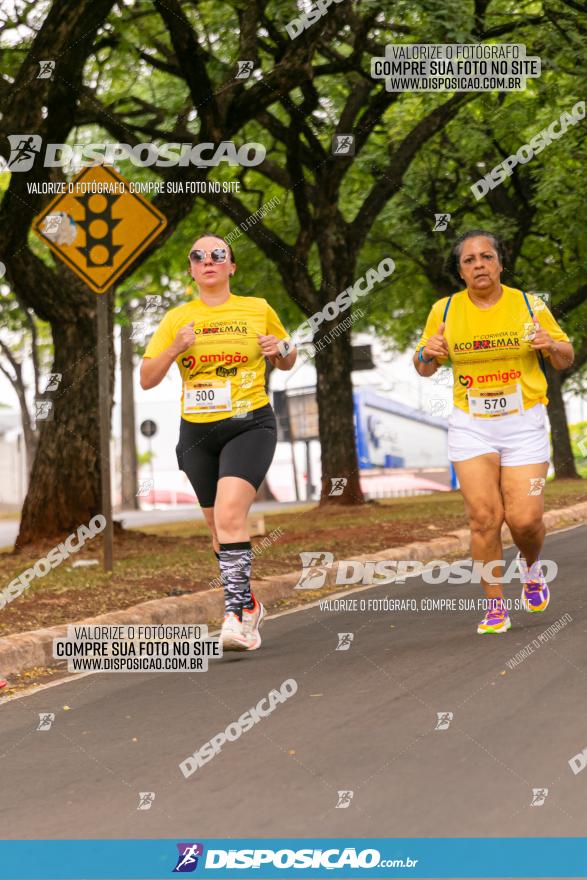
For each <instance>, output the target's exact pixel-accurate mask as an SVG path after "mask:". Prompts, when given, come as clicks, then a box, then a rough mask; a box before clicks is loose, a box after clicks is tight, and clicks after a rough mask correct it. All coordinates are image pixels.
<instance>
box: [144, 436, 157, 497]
mask: <svg viewBox="0 0 587 880" xmlns="http://www.w3.org/2000/svg"><path fill="white" fill-rule="evenodd" d="M156 433H157V423H156V422H154V421H153V419H145V421H144V422H141V434H142V435H143V437H146V438H147V441H148V446H149V464H150V466H151V467H150V470H151V483H152V487H151V488H152V492H153V503H155V468H154V466H153V443H152V438H153V437H154V436H155V434H156Z"/></svg>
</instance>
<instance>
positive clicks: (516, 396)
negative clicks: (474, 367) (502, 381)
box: [467, 385, 524, 419]
mask: <svg viewBox="0 0 587 880" xmlns="http://www.w3.org/2000/svg"><path fill="white" fill-rule="evenodd" d="M467 397H468V399H469V412H470V414H471V415H472V416H473V417H474V418H476V419H495V418H499V417H500V416H514V415H523V413H524V404H523V401H522V390H521V388H520V386H519V385H504V386H503V387H502V388H492V389H491V391H489V390H485V389H484V390H480V389H479V388H469V390H468V392H467Z"/></svg>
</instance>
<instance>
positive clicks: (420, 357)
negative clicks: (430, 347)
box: [418, 346, 435, 364]
mask: <svg viewBox="0 0 587 880" xmlns="http://www.w3.org/2000/svg"><path fill="white" fill-rule="evenodd" d="M423 351H424V346H422V348H421V349H420V351H419V353H418V360H419V361H422V363H423V364H431V363H432V361H433V360H435V358H430V360H426V358H425V357H424V355H423V353H422V352H423Z"/></svg>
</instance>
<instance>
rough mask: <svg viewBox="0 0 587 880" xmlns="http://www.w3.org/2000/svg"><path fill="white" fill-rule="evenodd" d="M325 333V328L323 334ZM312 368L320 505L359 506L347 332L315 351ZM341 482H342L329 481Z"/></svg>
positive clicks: (348, 336)
mask: <svg viewBox="0 0 587 880" xmlns="http://www.w3.org/2000/svg"><path fill="white" fill-rule="evenodd" d="M340 289H341V290H343V289H344V288H342V287H341V288H340ZM333 326H334V324H331V325H330V327H331V328H332V327H333ZM327 332H328V328H325V331H324V333H325V334H326V333H327ZM322 335H324V334H322ZM315 342H316V344H318V343H317V341H315ZM315 365H316V377H317V378H316V395H317V399H318V425H319V431H320V445H321V447H322V492H321V495H320V504H363V503H364V498H363V492H362V490H361V484H360V481H359V462H358V459H357V450H356V442H355V423H354V411H353V385H352V379H351V366H352V350H351V336H350V329H349V330H346V331H344V332H342V333H341V334H340V336H338V337H332V341H331V342H329V343H328V344H327V345H325V347H324V348H323V349H322V350H320V348H319V347H318V348H317V350H316V359H315ZM341 479H342V480H346V483H342V482H339V483H337V484H335V483H333V482H332V481H333V480H341ZM341 488H342V493H341V494H335V495H331V494H330V492H331V491H332V490H333V489H334V490H336V491H337V492H338V491H339V490H340V489H341Z"/></svg>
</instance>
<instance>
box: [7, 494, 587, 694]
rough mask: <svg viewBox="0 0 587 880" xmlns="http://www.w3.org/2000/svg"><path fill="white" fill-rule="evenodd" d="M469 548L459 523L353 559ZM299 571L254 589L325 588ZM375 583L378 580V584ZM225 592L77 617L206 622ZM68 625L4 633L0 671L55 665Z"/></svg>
mask: <svg viewBox="0 0 587 880" xmlns="http://www.w3.org/2000/svg"><path fill="white" fill-rule="evenodd" d="M544 522H545V525H546V528H547V529H548V530H551V529H554V528H558V527H562V526H566V525H573V524H575V523H582V522H587V502H582V503H580V504H575V505H573V506H572V507H564V508H561V509H559V510H549V511H547V512H546V513H545V514H544ZM502 537H503V539H504V541H507V542H511V534H510V532H509V529H508V528H507V527H505V526H504V528H503V530H502ZM468 550H469V530H468V529H459V530H457V531H455V532H451V533H450V534H449V535H446V536H444V537H442V538H433V539H432V540H430V541H414V542H413V543H411V544H404V545H403V546H400V547H390V548H389V549H387V550H382V551H380V552H379V553H369V554H366V555H361V556H352V557H349V560H354V561H357V562H366V561H374V562H377V561H380V560H384V559H386V560H399V559H406V560H407V559H410V560H416V561H420V562H429V561H431V560H432V559H442V558H443V557H444V556H445V555H448V554H452V553H460V552H463V553H466V552H468ZM318 570H320V571H322V572H323V573H324V575H325V586H334V585H335V577H336V568H335V566H330V567H328V566H326V567H321V568H319V569H318ZM299 577H300V573H299V571H295V572H287V573H286V574H283V575H280V576H279V577H270V578H263V579H262V580H257V581H253V582H252V586H253V590H254V592H255V595H257V596H258V597H259V599H261V601H262V602H263V603H264V604H266V605H268V606H270V605H271V604H273V603H275V602H278V601H279V600H281V599H290V600H293V599H294V597H296V596H297V597H298V599H299V598H301V597H302V596H304V597H305V598H310V596H312V597H314V598H315V596H316V595H319V594H320V590H312V591H308V590H303V591H296V592H294V587H295V585H296V584H297V583H298V580H299ZM373 586H377V584H374V585H373ZM300 604H303V603H300ZM222 612H223V597H222V591H221V590H220V589H215V590H206V591H204V592H201V593H193V594H190V595H188V596H179V597H169V598H165V599H151V600H150V601H148V602H141V603H140V604H139V605H133V606H131V607H130V608H125V609H124V611H110V612H108V613H107V614H100V615H98V616H97V617H89V618H86V619H85V620H79V621H72V624H74V625H76V626H90V625H96V624H101V625H107V626H112V625H115V624H123V623H125V624H129V623H135V624H157V623H183V624H187V623H196V624H197V623H199V624H203V623H207V624H209V625H216V624H217V623H218V622H219V621H220V619H221V618H222ZM66 631H67V624H62V625H60V626H53V627H48V628H45V629H37V630H29V631H28V632H24V633H15V634H14V635H10V636H5V637H4V638H1V639H0V672H1V673H2V675H3V676H9V677H10V676H11V675H17V674H18V673H20V672H23V671H24V670H25V669H32V668H33V667H45V666H53V665H55V660H54V659H53V639H55V638H59V637H63V636H64V635H65V634H66Z"/></svg>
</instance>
